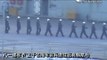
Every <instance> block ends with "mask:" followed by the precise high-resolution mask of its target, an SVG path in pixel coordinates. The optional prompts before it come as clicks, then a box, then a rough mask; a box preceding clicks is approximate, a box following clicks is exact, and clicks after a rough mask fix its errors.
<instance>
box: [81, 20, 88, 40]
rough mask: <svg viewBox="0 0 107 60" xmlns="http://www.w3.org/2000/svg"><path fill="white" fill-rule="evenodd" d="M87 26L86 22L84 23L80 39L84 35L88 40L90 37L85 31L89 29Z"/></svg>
mask: <svg viewBox="0 0 107 60" xmlns="http://www.w3.org/2000/svg"><path fill="white" fill-rule="evenodd" d="M85 25H86V22H83V24H82V31H81V34H80V38H82V35H83V34H84V35H85V36H86V37H87V38H88V35H87V34H86V30H85V29H87V27H86V26H85Z"/></svg>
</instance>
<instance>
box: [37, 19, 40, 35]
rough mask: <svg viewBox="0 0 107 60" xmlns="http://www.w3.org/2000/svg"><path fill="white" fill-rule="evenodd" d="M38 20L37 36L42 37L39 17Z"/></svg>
mask: <svg viewBox="0 0 107 60" xmlns="http://www.w3.org/2000/svg"><path fill="white" fill-rule="evenodd" d="M36 19H37V21H36V28H37V31H36V35H40V32H41V26H40V18H39V17H37V18H36Z"/></svg>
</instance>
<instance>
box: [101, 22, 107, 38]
mask: <svg viewBox="0 0 107 60" xmlns="http://www.w3.org/2000/svg"><path fill="white" fill-rule="evenodd" d="M106 31H107V28H106V23H103V29H102V35H101V39H103V36H105V37H106V38H107V32H106Z"/></svg>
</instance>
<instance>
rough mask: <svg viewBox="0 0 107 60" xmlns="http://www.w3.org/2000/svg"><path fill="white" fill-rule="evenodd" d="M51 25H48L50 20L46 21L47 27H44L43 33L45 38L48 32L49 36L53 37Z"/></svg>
mask: <svg viewBox="0 0 107 60" xmlns="http://www.w3.org/2000/svg"><path fill="white" fill-rule="evenodd" d="M51 27H52V26H51V23H50V19H47V27H46V32H45V36H47V33H48V32H49V34H50V35H51V36H53V34H52V32H51Z"/></svg>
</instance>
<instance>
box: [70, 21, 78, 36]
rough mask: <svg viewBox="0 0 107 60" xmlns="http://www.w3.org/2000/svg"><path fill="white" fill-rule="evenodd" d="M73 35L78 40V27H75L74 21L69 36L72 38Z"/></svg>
mask: <svg viewBox="0 0 107 60" xmlns="http://www.w3.org/2000/svg"><path fill="white" fill-rule="evenodd" d="M72 33H74V34H75V37H76V38H78V36H77V33H76V26H75V21H72V30H71V32H70V34H69V37H71V35H72Z"/></svg>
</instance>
